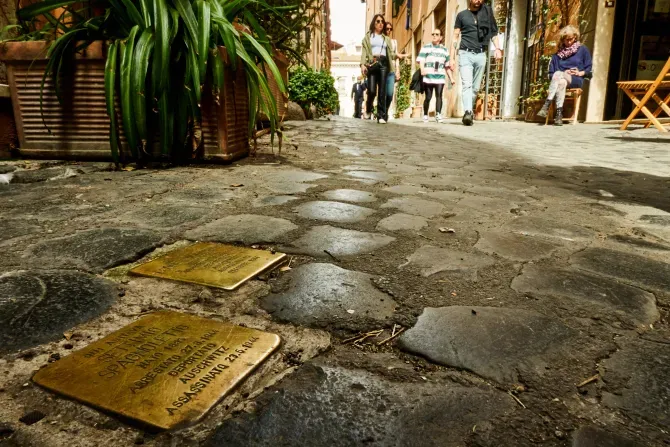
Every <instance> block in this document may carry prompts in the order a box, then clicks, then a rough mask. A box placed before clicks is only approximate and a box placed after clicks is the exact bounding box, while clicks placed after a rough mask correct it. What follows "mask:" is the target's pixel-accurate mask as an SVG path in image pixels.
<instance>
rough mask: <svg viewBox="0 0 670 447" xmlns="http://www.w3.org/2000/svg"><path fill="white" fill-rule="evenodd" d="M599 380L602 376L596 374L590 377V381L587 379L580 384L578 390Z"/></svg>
mask: <svg viewBox="0 0 670 447" xmlns="http://www.w3.org/2000/svg"><path fill="white" fill-rule="evenodd" d="M599 378H600V374H596V375H595V376H592V377H589V378H588V379H586V380H585V381H583V382H582V383H580V384H579V385H577V388H581V387H583V386H584V385H588V384H589V383H591V382H595V381H596V380H598V379H599Z"/></svg>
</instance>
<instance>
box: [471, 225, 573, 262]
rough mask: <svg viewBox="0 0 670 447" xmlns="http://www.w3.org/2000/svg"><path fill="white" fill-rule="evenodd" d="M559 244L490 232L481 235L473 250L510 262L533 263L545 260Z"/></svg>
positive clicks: (530, 237)
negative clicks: (494, 255)
mask: <svg viewBox="0 0 670 447" xmlns="http://www.w3.org/2000/svg"><path fill="white" fill-rule="evenodd" d="M559 247H561V244H559V243H556V242H553V241H551V240H542V239H540V238H536V237H533V236H524V235H521V234H516V233H502V232H496V231H490V232H485V233H481V235H480V238H479V241H477V244H476V245H475V248H476V249H478V250H480V251H482V252H484V253H488V254H490V255H492V254H496V255H498V256H501V257H503V258H506V259H509V260H512V261H535V260H538V259H542V258H547V257H549V256H551V254H552V253H553V252H554V251H556V250H557V249H558V248H559Z"/></svg>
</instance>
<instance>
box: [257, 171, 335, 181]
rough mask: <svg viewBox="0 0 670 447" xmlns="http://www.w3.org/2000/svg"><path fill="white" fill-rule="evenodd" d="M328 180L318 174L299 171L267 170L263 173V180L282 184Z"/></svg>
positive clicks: (325, 176)
mask: <svg viewBox="0 0 670 447" xmlns="http://www.w3.org/2000/svg"><path fill="white" fill-rule="evenodd" d="M324 178H328V176H327V175H325V174H319V173H317V172H312V171H300V170H290V171H283V170H276V171H275V170H269V171H264V173H263V180H264V181H268V182H275V181H283V182H298V183H304V182H313V181H316V180H321V179H324Z"/></svg>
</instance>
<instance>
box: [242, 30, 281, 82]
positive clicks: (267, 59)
mask: <svg viewBox="0 0 670 447" xmlns="http://www.w3.org/2000/svg"><path fill="white" fill-rule="evenodd" d="M241 37H242V38H243V39H245V40H246V41H247V42H249V43H251V45H252V46H253V47H254V49H255V50H256V51H257V52H258V53H259V54H260V56H261V58H262V62H263V63H264V64H265V65H267V66H268V67H269V68H270V71H271V72H272V76H274V78H275V81H277V85H278V86H279V90H281V91H282V92H286V86H285V85H284V78H282V76H281V73H279V68H277V64H275V61H274V59H272V56H270V53H268V52H267V50H266V49H265V48H264V47H263V46H262V45H261V44H260V43H258V41H257V40H256V39H254V38H253V36H251V35H249V34H245V33H242V34H241Z"/></svg>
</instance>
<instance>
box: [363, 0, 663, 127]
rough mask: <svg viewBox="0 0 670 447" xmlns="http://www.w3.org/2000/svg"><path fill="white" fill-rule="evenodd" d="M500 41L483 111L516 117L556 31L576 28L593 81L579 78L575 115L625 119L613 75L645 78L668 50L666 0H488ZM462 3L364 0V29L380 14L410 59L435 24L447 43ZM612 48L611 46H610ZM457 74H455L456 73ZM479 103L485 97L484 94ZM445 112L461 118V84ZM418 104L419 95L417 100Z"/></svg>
mask: <svg viewBox="0 0 670 447" xmlns="http://www.w3.org/2000/svg"><path fill="white" fill-rule="evenodd" d="M489 3H490V4H492V6H493V9H494V11H495V13H496V19H497V21H498V26H499V28H500V31H501V35H500V36H499V37H500V38H501V40H502V42H504V48H505V52H504V54H505V57H504V60H503V61H502V62H501V63H496V62H495V60H493V59H492V60H491V63H490V64H489V67H488V69H487V75H486V81H485V83H484V84H483V85H482V91H481V92H480V96H482V98H481V100H480V103H481V106H482V107H483V108H485V109H488V112H486V114H487V116H489V117H492V118H516V117H518V116H519V115H521V114H522V113H523V108H522V107H523V101H522V99H523V98H528V97H532V95H533V93H534V92H535V91H536V90H537V87H538V84H541V83H542V82H546V74H547V65H548V60H549V57H550V56H551V55H552V54H553V53H554V52H555V51H556V40H557V33H558V30H559V29H560V28H561V27H562V26H565V25H568V24H570V25H575V26H577V27H578V28H579V29H580V31H581V33H582V43H583V44H585V45H586V46H587V47H588V48H589V49H590V50H591V53H592V55H593V78H592V79H591V80H590V81H588V82H586V83H585V88H584V92H583V96H582V98H583V99H582V106H581V110H580V112H581V113H580V118H581V119H582V120H584V121H586V122H601V121H604V120H611V119H621V118H625V117H626V116H627V115H628V113H629V111H630V109H631V103H630V100H628V98H626V97H624V96H623V95H622V94H621V92H619V91H618V89H617V86H616V82H617V81H620V80H632V79H650V78H652V79H653V78H654V76H655V74H658V70H660V68H661V67H662V66H663V63H664V62H665V61H666V60H667V58H668V56H669V55H670V32H668V30H669V29H670V1H668V0H615V1H604V0H489ZM467 5H468V0H404V1H394V0H367V10H366V12H367V20H366V22H367V23H366V28H367V25H368V24H369V23H370V20H371V19H372V16H373V15H374V14H376V13H381V14H384V16H385V18H386V19H387V20H389V19H391V20H392V22H393V25H394V32H395V35H394V38H395V39H397V40H398V45H399V48H400V50H401V51H403V52H405V53H408V54H411V57H412V60H413V61H415V60H416V55H417V54H418V51H419V49H420V48H421V45H422V43H423V42H429V41H430V33H431V31H432V30H433V29H434V28H439V29H440V30H442V33H443V34H444V35H445V36H446V41H445V45H447V46H448V47H450V46H452V45H454V42H453V40H452V36H453V27H454V21H455V19H456V14H457V13H458V12H459V11H462V10H463V9H466V8H467ZM613 49H614V50H613ZM456 76H457V77H458V73H456ZM486 93H488V96H486V100H484V95H485V94H486ZM445 100H446V101H445V103H446V104H445V110H444V113H445V114H446V115H448V116H460V115H461V114H462V112H463V111H462V107H461V104H460V82H457V84H456V88H455V89H453V90H451V91H447V93H445ZM416 101H417V102H418V101H420V98H416Z"/></svg>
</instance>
